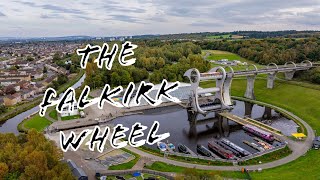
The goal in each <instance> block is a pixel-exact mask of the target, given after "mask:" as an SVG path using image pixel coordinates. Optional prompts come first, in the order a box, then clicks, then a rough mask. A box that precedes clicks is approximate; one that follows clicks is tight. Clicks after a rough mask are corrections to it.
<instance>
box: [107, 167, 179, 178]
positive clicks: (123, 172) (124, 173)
mask: <svg viewBox="0 0 320 180" xmlns="http://www.w3.org/2000/svg"><path fill="white" fill-rule="evenodd" d="M135 172H140V173H146V174H152V175H155V176H162V177H164V178H166V179H169V180H174V177H173V176H170V175H168V174H167V173H163V172H159V171H153V170H148V169H142V170H122V171H117V172H103V173H101V175H103V176H118V175H127V174H133V173H135Z"/></svg>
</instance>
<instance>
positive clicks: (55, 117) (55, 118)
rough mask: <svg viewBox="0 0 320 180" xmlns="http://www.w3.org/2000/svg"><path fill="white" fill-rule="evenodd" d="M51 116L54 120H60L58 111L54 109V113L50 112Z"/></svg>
mask: <svg viewBox="0 0 320 180" xmlns="http://www.w3.org/2000/svg"><path fill="white" fill-rule="evenodd" d="M49 116H50V117H51V118H52V119H54V120H58V112H57V110H55V109H53V110H52V111H50V113H49Z"/></svg>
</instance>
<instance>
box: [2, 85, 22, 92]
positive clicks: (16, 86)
mask: <svg viewBox="0 0 320 180" xmlns="http://www.w3.org/2000/svg"><path fill="white" fill-rule="evenodd" d="M13 90H14V91H15V92H19V91H20V86H19V85H18V84H11V85H9V86H7V87H5V88H4V92H5V93H6V94H10V92H12V91H13Z"/></svg>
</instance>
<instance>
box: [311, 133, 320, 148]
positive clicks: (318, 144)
mask: <svg viewBox="0 0 320 180" xmlns="http://www.w3.org/2000/svg"><path fill="white" fill-rule="evenodd" d="M312 148H314V149H319V148H320V136H318V137H315V138H314V140H313V144H312Z"/></svg>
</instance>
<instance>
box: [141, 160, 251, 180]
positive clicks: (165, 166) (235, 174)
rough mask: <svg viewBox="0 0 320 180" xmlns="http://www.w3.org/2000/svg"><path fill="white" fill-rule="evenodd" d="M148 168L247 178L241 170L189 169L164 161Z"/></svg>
mask: <svg viewBox="0 0 320 180" xmlns="http://www.w3.org/2000/svg"><path fill="white" fill-rule="evenodd" d="M147 169H152V170H156V171H163V172H175V173H182V174H185V173H186V172H188V171H189V172H190V171H196V173H197V174H198V175H201V174H209V175H210V176H212V177H213V176H214V175H219V176H222V177H226V178H238V179H245V178H247V177H246V175H245V174H242V173H241V172H233V171H230V172H227V171H212V170H199V169H188V168H185V167H180V166H174V165H171V164H166V163H163V162H158V161H157V162H154V163H153V164H152V165H150V166H147Z"/></svg>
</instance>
